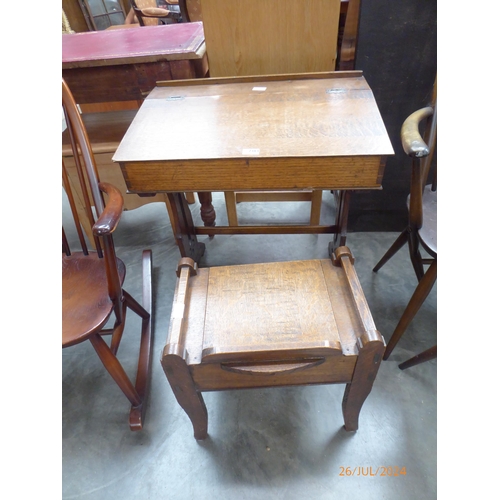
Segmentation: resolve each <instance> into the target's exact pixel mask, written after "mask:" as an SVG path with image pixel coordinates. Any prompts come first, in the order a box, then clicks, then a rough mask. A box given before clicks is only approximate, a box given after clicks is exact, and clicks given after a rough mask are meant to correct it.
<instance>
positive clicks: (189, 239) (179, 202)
mask: <svg viewBox="0 0 500 500" xmlns="http://www.w3.org/2000/svg"><path fill="white" fill-rule="evenodd" d="M167 201H168V204H167V207H168V214H169V216H170V223H171V225H172V231H173V233H174V237H175V241H176V243H177V246H178V247H179V251H180V252H181V255H182V257H190V258H191V259H193V260H194V261H195V262H198V261H199V260H200V258H201V257H202V255H203V254H204V253H205V244H204V243H200V242H199V241H198V239H197V238H196V231H195V228H194V223H193V217H192V215H191V210H190V209H189V206H188V204H187V201H186V198H185V197H184V194H183V193H168V194H167Z"/></svg>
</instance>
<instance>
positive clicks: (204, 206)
mask: <svg viewBox="0 0 500 500" xmlns="http://www.w3.org/2000/svg"><path fill="white" fill-rule="evenodd" d="M198 199H199V200H200V204H201V208H200V214H201V220H202V221H203V223H204V225H205V226H208V227H212V226H215V208H214V206H213V205H212V193H210V192H208V193H198Z"/></svg>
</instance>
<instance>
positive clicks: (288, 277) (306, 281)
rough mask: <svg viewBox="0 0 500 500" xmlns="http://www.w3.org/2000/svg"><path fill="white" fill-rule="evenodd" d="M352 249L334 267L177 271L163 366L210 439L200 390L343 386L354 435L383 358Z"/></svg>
mask: <svg viewBox="0 0 500 500" xmlns="http://www.w3.org/2000/svg"><path fill="white" fill-rule="evenodd" d="M353 262H354V259H353V258H352V255H351V252H350V251H349V249H348V248H347V247H339V248H337V249H336V250H335V256H332V259H331V260H328V259H325V260H310V261H297V262H279V263H269V264H248V265H239V266H221V267H212V268H203V269H198V268H197V267H196V265H195V264H194V261H193V260H191V259H189V258H183V259H181V261H180V262H179V266H178V270H177V276H178V280H177V287H176V291H175V296H174V304H173V307H172V315H171V319H170V327H169V334H168V338H167V344H166V346H165V348H164V351H163V356H162V366H163V369H164V371H165V375H166V377H167V379H168V381H169V383H170V385H171V387H172V390H173V392H174V395H175V397H176V399H177V401H178V403H179V404H180V406H181V407H182V408H183V409H184V411H185V412H186V413H187V415H188V416H189V418H190V420H191V423H192V425H193V429H194V436H195V438H196V439H205V438H206V437H207V429H208V417H207V409H206V407H205V403H204V402H203V398H202V395H201V393H202V392H203V391H218V390H227V389H248V388H257V387H278V386H287V385H288V386H290V385H310V384H327V383H328V384H331V383H344V384H346V390H345V393H344V400H343V402H342V411H343V414H344V422H345V429H346V430H348V431H355V430H357V428H358V418H359V412H360V410H361V407H362V405H363V403H364V401H365V399H366V397H367V396H368V394H369V393H370V391H371V389H372V385H373V382H374V380H375V377H376V374H377V371H378V369H379V366H380V362H381V359H382V354H383V352H384V345H385V343H384V339H383V337H382V336H381V335H380V333H379V332H378V331H377V330H376V327H375V324H374V322H373V319H372V316H371V313H370V309H369V307H368V304H367V302H366V299H365V297H364V294H363V290H362V288H361V285H360V283H359V280H358V277H357V275H356V271H355V269H354V266H353Z"/></svg>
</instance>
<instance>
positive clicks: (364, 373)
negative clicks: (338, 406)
mask: <svg viewBox="0 0 500 500" xmlns="http://www.w3.org/2000/svg"><path fill="white" fill-rule="evenodd" d="M373 333H374V335H373V336H371V335H370V332H366V333H365V334H364V336H363V337H360V338H359V339H358V348H359V356H358V360H357V362H356V367H355V369H354V374H353V378H352V382H351V383H350V384H347V385H346V388H345V392H344V399H343V400H342V412H343V414H344V427H345V430H346V431H357V430H358V420H359V412H360V411H361V407H362V406H363V403H364V402H365V400H366V398H367V397H368V394H370V392H371V390H372V386H373V381H374V380H375V378H376V376H377V372H378V369H379V367H380V361H381V360H382V355H383V354H384V344H383V343H382V342H380V334H379V333H378V332H376V331H374V332H373Z"/></svg>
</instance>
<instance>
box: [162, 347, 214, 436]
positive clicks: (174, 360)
mask: <svg viewBox="0 0 500 500" xmlns="http://www.w3.org/2000/svg"><path fill="white" fill-rule="evenodd" d="M161 364H162V366H163V370H164V372H165V375H166V376H167V379H168V382H169V383H170V386H171V387H172V391H173V392H174V395H175V398H176V399H177V402H178V403H179V405H180V406H181V407H182V408H183V409H184V411H185V412H186V413H187V416H188V417H189V419H190V420H191V423H192V425H193V430H194V437H195V439H205V438H206V437H207V436H208V432H207V430H208V413H207V407H206V406H205V402H204V401H203V397H202V395H201V393H200V392H199V391H197V390H196V386H195V383H194V380H193V377H192V376H191V373H190V371H189V367H188V365H187V364H186V361H185V360H184V359H183V358H182V357H181V356H178V355H177V354H165V355H164V356H163V357H162V360H161Z"/></svg>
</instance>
